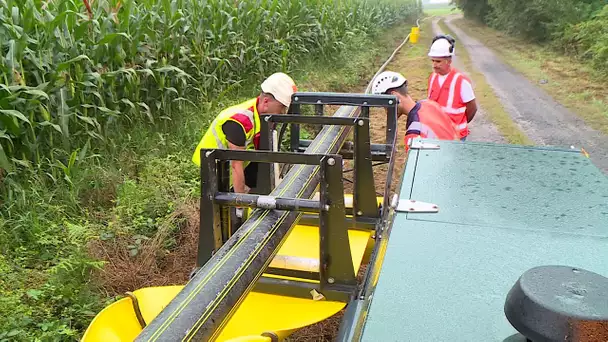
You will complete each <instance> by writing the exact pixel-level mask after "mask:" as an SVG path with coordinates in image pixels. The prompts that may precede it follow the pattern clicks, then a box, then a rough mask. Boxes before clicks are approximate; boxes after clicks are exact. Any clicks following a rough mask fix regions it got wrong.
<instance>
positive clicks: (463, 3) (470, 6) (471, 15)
mask: <svg viewBox="0 0 608 342" xmlns="http://www.w3.org/2000/svg"><path fill="white" fill-rule="evenodd" d="M451 4H452V5H456V7H458V8H459V9H460V10H461V11H462V12H463V13H464V16H465V17H466V18H468V19H474V20H477V21H480V22H482V23H487V17H488V15H489V14H490V11H491V10H492V7H491V6H490V4H489V3H488V0H452V1H451Z"/></svg>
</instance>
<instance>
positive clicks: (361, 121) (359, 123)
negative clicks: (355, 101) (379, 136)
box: [357, 120, 365, 126]
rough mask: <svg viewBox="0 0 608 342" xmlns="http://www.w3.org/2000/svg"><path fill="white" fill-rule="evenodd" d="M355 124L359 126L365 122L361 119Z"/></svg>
mask: <svg viewBox="0 0 608 342" xmlns="http://www.w3.org/2000/svg"><path fill="white" fill-rule="evenodd" d="M357 124H358V125H359V126H363V125H364V124H365V122H363V120H359V122H357Z"/></svg>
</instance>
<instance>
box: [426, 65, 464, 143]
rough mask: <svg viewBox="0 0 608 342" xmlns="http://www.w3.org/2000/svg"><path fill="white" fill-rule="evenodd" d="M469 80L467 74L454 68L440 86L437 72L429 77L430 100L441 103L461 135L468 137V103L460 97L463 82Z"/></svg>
mask: <svg viewBox="0 0 608 342" xmlns="http://www.w3.org/2000/svg"><path fill="white" fill-rule="evenodd" d="M464 80H467V81H469V80H468V78H467V77H466V76H464V75H463V74H462V73H460V72H459V71H458V70H456V69H452V70H451V71H450V73H449V74H448V76H447V77H446V79H445V81H444V82H443V84H442V85H441V86H439V77H438V75H437V74H436V73H432V74H431V76H430V77H429V90H428V97H429V99H430V100H433V101H436V102H437V103H439V104H440V105H441V107H442V108H443V111H444V112H445V113H446V114H448V115H449V116H450V118H451V119H452V122H454V124H455V125H456V127H457V128H458V130H459V134H460V137H461V138H463V137H466V136H467V135H468V134H469V129H468V123H467V116H466V110H467V107H466V104H465V103H464V102H463V101H462V98H461V97H460V94H461V89H462V82H463V81H464ZM469 82H470V81H469Z"/></svg>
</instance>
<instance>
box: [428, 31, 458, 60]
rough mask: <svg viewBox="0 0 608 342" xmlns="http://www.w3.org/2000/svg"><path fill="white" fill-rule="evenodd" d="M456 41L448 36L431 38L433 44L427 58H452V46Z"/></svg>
mask: <svg viewBox="0 0 608 342" xmlns="http://www.w3.org/2000/svg"><path fill="white" fill-rule="evenodd" d="M455 43H456V40H455V39H454V38H452V37H450V36H446V35H438V36H436V37H435V38H433V44H431V49H430V51H429V57H436V58H440V57H452V56H454V44H455Z"/></svg>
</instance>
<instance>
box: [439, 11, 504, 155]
mask: <svg viewBox="0 0 608 342" xmlns="http://www.w3.org/2000/svg"><path fill="white" fill-rule="evenodd" d="M438 21H439V18H436V19H434V20H433V33H434V34H439V33H441V29H440V28H439V25H438V24H437V22H438ZM452 63H454V66H455V67H456V68H457V69H458V70H460V71H462V72H463V73H464V74H465V75H467V76H470V75H469V72H470V70H466V69H465V67H464V65H463V63H462V62H461V61H460V60H459V59H458V55H456V56H455V57H454V59H453V61H452ZM429 67H430V66H429ZM469 78H471V77H469ZM471 82H472V83H473V88H474V87H475V82H474V81H471ZM469 130H470V131H471V132H470V133H469V137H468V138H467V141H481V142H495V143H501V144H504V143H506V140H505V138H504V137H503V136H502V135H501V134H500V132H498V129H497V128H496V126H494V124H493V123H492V122H490V120H489V119H488V117H487V115H486V113H485V112H484V109H483V107H481V106H480V105H479V104H478V109H477V114H475V117H474V118H473V121H471V123H470V124H469Z"/></svg>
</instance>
